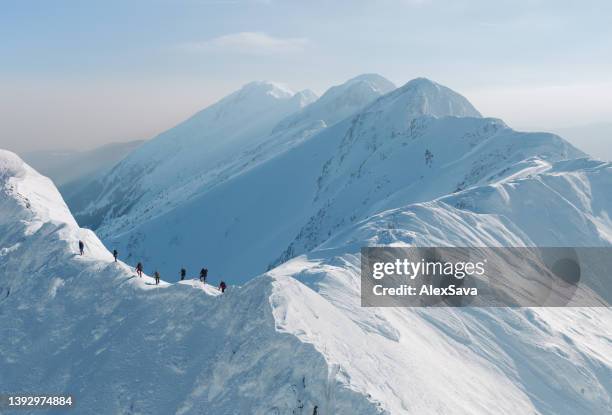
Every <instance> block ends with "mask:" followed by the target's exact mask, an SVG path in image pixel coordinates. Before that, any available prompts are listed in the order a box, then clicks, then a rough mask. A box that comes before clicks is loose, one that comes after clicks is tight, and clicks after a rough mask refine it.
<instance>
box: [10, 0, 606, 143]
mask: <svg viewBox="0 0 612 415" xmlns="http://www.w3.org/2000/svg"><path fill="white" fill-rule="evenodd" d="M364 72H377V73H380V74H381V75H383V76H385V77H387V78H389V79H390V80H392V81H393V82H395V83H396V84H398V85H400V84H403V83H404V82H406V81H408V80H410V79H412V78H414V77H417V76H426V77H428V78H431V79H433V80H436V81H438V82H440V83H443V84H445V85H447V86H449V87H451V88H453V89H455V90H457V91H458V92H460V93H462V94H464V95H465V96H467V97H468V99H470V100H471V101H472V102H473V103H474V105H476V106H477V107H478V109H479V110H480V111H481V112H483V113H484V114H485V115H489V116H496V117H499V118H503V119H504V120H506V121H507V122H508V123H509V124H510V125H511V126H513V127H516V128H519V129H553V128H561V127H567V126H572V125H580V124H589V123H601V122H607V121H610V120H612V2H610V1H607V0H603V1H592V2H577V1H559V0H557V1H545V0H515V1H506V0H501V1H495V0H478V1H461V0H458V1H441V0H353V1H316V0H315V1H292V0H268V1H262V0H259V1H257V0H236V1H223V0H208V1H207V0H185V1H178V0H176V1H174V0H146V1H145V0H142V1H128V0H122V1H111V0H106V1H99V2H94V1H61V0H54V1H48V0H40V1H28V0H14V1H13V0H2V1H0V147H6V148H9V149H13V150H17V151H23V150H31V149H47V148H56V147H58V148H61V147H78V148H91V147H94V146H97V145H99V144H102V143H105V142H109V141H125V140H131V139H137V138H149V137H151V136H153V135H154V134H156V133H159V132H161V131H163V130H164V129H166V128H169V127H171V126H173V125H174V124H176V123H177V122H179V121H181V120H182V119H184V118H185V117H187V116H189V115H190V114H192V113H194V112H195V111H197V110H199V109H201V108H202V107H204V106H206V105H208V104H210V103H212V102H214V101H215V100H217V99H219V98H221V97H222V96H223V95H226V94H227V93H229V92H231V91H233V90H235V89H238V88H239V87H240V86H241V85H242V84H244V83H246V82H249V81H251V80H259V79H269V80H273V81H277V82H281V83H284V84H287V85H288V86H290V87H292V88H293V89H295V90H299V89H304V88H311V89H313V90H314V91H315V92H317V93H319V94H320V93H322V92H323V91H324V90H325V89H326V88H327V87H329V86H331V85H333V84H336V83H341V82H343V81H345V80H346V79H349V78H351V77H353V76H355V75H358V74H360V73H364Z"/></svg>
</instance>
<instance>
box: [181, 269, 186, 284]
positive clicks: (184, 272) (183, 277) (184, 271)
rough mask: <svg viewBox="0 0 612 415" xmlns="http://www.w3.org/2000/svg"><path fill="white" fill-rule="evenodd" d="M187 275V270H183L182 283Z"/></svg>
mask: <svg viewBox="0 0 612 415" xmlns="http://www.w3.org/2000/svg"><path fill="white" fill-rule="evenodd" d="M185 275H187V270H185V268H181V281H183V280H184V279H185Z"/></svg>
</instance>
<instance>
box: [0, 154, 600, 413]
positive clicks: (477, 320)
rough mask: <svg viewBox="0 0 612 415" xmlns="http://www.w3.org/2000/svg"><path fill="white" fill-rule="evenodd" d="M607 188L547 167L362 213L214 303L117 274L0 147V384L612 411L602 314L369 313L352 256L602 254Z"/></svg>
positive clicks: (149, 402)
mask: <svg viewBox="0 0 612 415" xmlns="http://www.w3.org/2000/svg"><path fill="white" fill-rule="evenodd" d="M611 182H612V166H611V165H610V164H609V163H602V162H596V161H589V160H586V159H577V160H570V161H561V162H551V163H547V164H539V165H537V166H534V167H531V172H530V173H529V174H522V175H515V176H514V177H508V178H507V179H505V180H503V181H500V182H499V183H497V184H495V185H489V184H485V185H482V186H474V187H472V188H470V189H466V190H463V191H460V192H458V193H456V194H454V195H451V196H447V197H443V198H440V199H437V200H435V201H428V202H424V203H418V204H413V205H409V206H405V207H402V208H399V209H395V210H391V211H385V212H382V213H378V214H375V215H373V216H370V217H367V218H365V219H364V220H362V221H359V222H357V223H355V224H353V225H350V226H348V227H346V229H344V230H342V231H341V232H339V233H338V234H337V235H335V236H334V237H332V238H329V239H328V240H327V241H326V242H325V243H324V244H322V245H321V246H320V247H319V248H317V249H315V250H313V251H311V252H310V253H308V254H307V255H302V256H299V257H297V258H295V259H293V260H290V261H288V262H286V263H284V264H282V265H281V266H279V267H277V268H275V269H273V270H271V271H270V272H268V273H267V274H266V275H262V276H259V277H258V278H255V279H253V280H252V281H251V282H249V283H248V284H246V285H245V286H244V287H242V288H238V287H231V288H230V289H229V291H228V292H227V293H226V294H225V295H218V293H217V292H215V291H214V289H212V288H211V287H209V286H207V287H202V286H201V285H200V283H199V282H195V281H186V282H183V283H181V284H168V283H164V282H162V284H161V285H160V286H159V287H156V286H154V285H151V284H152V280H151V278H149V277H145V278H143V279H139V278H137V277H135V276H134V275H133V272H132V270H131V269H130V268H129V267H127V266H126V265H124V264H123V263H118V264H115V263H113V262H112V258H111V256H110V254H109V253H108V252H107V251H106V250H105V249H104V247H103V246H102V244H101V243H100V242H99V240H98V239H97V238H96V237H95V235H93V234H92V233H91V232H89V231H86V230H82V229H79V228H78V227H77V225H76V224H75V222H74V220H73V219H72V218H71V216H70V214H69V212H68V210H67V208H66V206H65V204H64V203H63V201H62V200H61V198H60V197H59V194H58V192H57V191H56V190H55V189H54V187H53V185H52V183H51V182H50V181H49V180H47V179H45V178H43V177H41V176H39V175H38V174H37V173H35V172H34V171H33V170H32V169H30V168H29V167H27V166H25V165H24V164H23V163H22V162H21V161H20V160H19V159H18V158H17V157H16V156H14V155H13V154H11V153H8V152H0V185H1V188H2V193H1V194H0V212H1V213H2V215H1V216H0V217H1V218H3V220H2V222H1V223H0V231H1V232H0V235H1V236H0V252H1V254H0V297H1V298H2V299H0V314H1V315H2V316H10V317H11V318H9V319H7V318H4V319H2V320H3V321H4V322H5V324H4V325H3V326H2V327H1V328H0V330H2V332H3V335H2V336H0V373H1V374H2V376H0V390H3V391H9V392H10V391H20V392H21V391H24V390H45V391H47V392H48V393H54V392H55V393H72V394H74V395H75V396H76V397H77V400H76V402H77V405H78V413H84V414H89V413H99V412H100V408H104V411H103V412H104V413H131V414H140V413H142V414H144V413H159V414H162V413H164V414H165V413H182V414H191V413H202V414H247V413H248V414H278V415H281V414H282V415H285V414H303V415H311V414H312V413H313V410H314V407H315V405H316V406H317V411H318V414H321V415H327V414H378V413H387V414H405V413H414V414H421V413H444V414H490V413H492V412H493V411H494V412H495V413H498V414H517V413H520V414H523V413H524V414H527V413H530V414H531V413H538V414H593V413H597V414H599V413H608V412H610V411H611V410H612V404H611V401H610V392H611V391H612V383H611V382H610V379H612V359H611V356H612V341H611V340H612V333H611V332H610V327H612V312H611V311H610V310H609V309H607V308H592V309H589V308H576V309H571V308H569V309H545V308H541V309H527V308H523V309H521V308H516V309H510V308H508V309H451V308H447V309H417V308H414V309H405V308H362V307H360V301H359V257H358V252H359V248H360V247H361V246H363V245H367V244H369V245H373V244H395V245H397V244H399V245H402V244H424V245H427V244H450V245H487V244H490V245H519V244H530V243H543V244H553V245H555V244H558V245H561V246H563V245H582V244H584V245H589V246H594V245H595V246H610V245H611V244H612V234H611V233H610V231H609V230H610V229H611V222H610V219H609V218H610V216H612V215H611V210H612V201H611V199H610V195H609V192H607V189H608V188H609V185H610V183H611ZM534 199H535V200H538V201H544V200H545V201H546V202H545V203H547V206H546V210H543V209H541V206H539V205H538V204H536V203H530V201H531V200H534ZM543 211H546V212H555V213H557V214H558V215H559V218H563V219H565V220H563V221H560V220H555V218H552V217H551V218H547V217H546V216H544V215H542V212H543ZM536 219H540V221H541V223H540V228H537V227H534V223H535V222H536ZM544 219H547V220H549V222H545V221H544ZM557 219H558V218H557ZM552 223H554V224H555V225H556V228H555V229H557V232H556V233H554V234H550V235H549V234H548V233H547V232H546V231H548V230H550V229H551V228H550V224H552ZM79 238H80V239H84V240H85V242H86V245H87V255H86V256H84V257H79V256H77V255H76V254H75V252H74V251H75V249H74V248H75V246H76V242H77V240H78V239H79ZM202 288H203V289H202ZM5 334H8V335H5ZM493 408H494V409H493ZM43 413H44V411H43Z"/></svg>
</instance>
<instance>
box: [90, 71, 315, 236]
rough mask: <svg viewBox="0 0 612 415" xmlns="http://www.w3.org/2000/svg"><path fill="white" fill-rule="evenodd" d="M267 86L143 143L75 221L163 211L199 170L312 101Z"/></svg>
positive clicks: (249, 89)
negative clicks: (138, 208)
mask: <svg viewBox="0 0 612 415" xmlns="http://www.w3.org/2000/svg"><path fill="white" fill-rule="evenodd" d="M315 98H316V97H315V95H314V94H313V93H312V92H310V91H302V92H298V93H294V92H293V91H291V90H289V89H287V88H286V87H284V86H281V85H277V84H274V83H271V82H252V83H250V84H247V85H245V86H244V87H242V88H241V89H240V90H238V91H236V92H234V93H232V94H230V95H229V96H227V97H225V98H223V99H222V100H221V101H219V102H217V103H216V104H213V105H211V106H210V107H208V108H205V109H204V110H202V111H200V112H198V113H197V114H195V115H194V116H192V117H191V118H190V119H188V120H186V121H185V122H183V123H181V124H179V125H177V126H176V127H174V128H172V129H170V130H168V131H166V132H164V133H162V134H160V135H159V136H157V137H155V138H153V139H151V140H149V141H147V142H146V143H145V144H144V145H143V146H141V147H140V148H138V149H137V150H136V151H134V152H132V153H131V154H130V155H129V156H128V157H126V158H125V159H124V160H123V161H122V162H121V163H120V164H119V165H117V166H116V167H115V168H114V169H113V170H112V171H111V172H110V173H109V174H108V175H107V176H106V177H104V178H103V179H101V183H99V187H100V189H101V191H100V192H99V197H98V199H96V200H94V201H92V205H91V206H89V207H88V208H84V211H83V212H81V214H80V217H79V219H80V221H81V222H82V223H86V224H87V225H88V226H90V227H93V228H95V227H97V226H98V225H99V224H100V223H101V222H102V220H103V219H104V218H105V217H117V216H121V215H123V214H125V213H127V212H129V211H130V210H131V209H132V208H133V207H135V206H137V204H138V205H139V206H143V207H144V209H145V211H146V209H151V207H152V206H158V208H159V209H162V208H163V206H164V205H165V204H164V203H163V202H164V200H165V199H166V200H167V199H168V198H169V199H170V200H171V201H172V200H176V199H177V198H180V199H186V198H188V197H189V196H190V195H191V194H192V192H194V191H195V190H197V188H194V186H191V185H190V184H191V182H192V181H193V180H194V179H197V178H198V175H201V173H202V171H204V170H214V169H215V168H216V167H218V166H219V165H225V164H226V163H228V161H229V160H231V159H233V158H234V157H235V155H236V154H237V153H239V152H240V151H241V150H242V149H244V148H245V147H246V146H256V145H257V144H258V143H259V142H261V140H262V139H264V138H265V137H267V135H268V134H269V133H270V131H271V130H272V128H273V127H274V126H275V125H276V124H277V123H278V122H279V121H280V120H282V119H283V118H285V117H286V116H288V115H290V114H292V113H294V112H296V111H298V110H299V109H301V108H303V107H304V106H306V105H308V104H309V103H310V102H312V101H313V100H314V99H315Z"/></svg>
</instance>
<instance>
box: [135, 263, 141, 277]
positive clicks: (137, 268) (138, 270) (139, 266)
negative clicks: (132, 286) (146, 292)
mask: <svg viewBox="0 0 612 415" xmlns="http://www.w3.org/2000/svg"><path fill="white" fill-rule="evenodd" d="M136 274H138V276H139V277H140V278H142V262H139V263H138V264H136Z"/></svg>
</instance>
